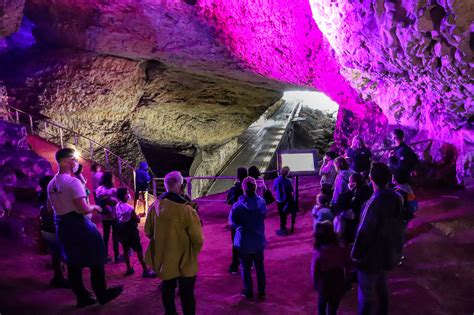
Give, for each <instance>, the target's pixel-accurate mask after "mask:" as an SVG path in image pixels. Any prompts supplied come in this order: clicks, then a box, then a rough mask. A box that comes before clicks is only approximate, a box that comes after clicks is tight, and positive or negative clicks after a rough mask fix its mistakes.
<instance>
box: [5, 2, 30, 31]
mask: <svg viewBox="0 0 474 315" xmlns="http://www.w3.org/2000/svg"><path fill="white" fill-rule="evenodd" d="M24 5H25V0H0V38H1V37H4V36H8V35H10V34H12V33H14V32H16V31H17V30H18V28H19V27H20V23H21V18H22V17H23V7H24Z"/></svg>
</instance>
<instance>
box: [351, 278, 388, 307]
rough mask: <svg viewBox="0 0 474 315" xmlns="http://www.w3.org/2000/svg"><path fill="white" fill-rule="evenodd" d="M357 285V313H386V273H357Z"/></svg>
mask: <svg viewBox="0 0 474 315" xmlns="http://www.w3.org/2000/svg"><path fill="white" fill-rule="evenodd" d="M357 281H358V285H359V290H358V291H359V292H358V300H359V307H358V311H359V312H358V313H359V315H371V314H377V315H386V314H387V313H388V288H387V273H386V272H385V271H382V272H377V273H367V272H364V271H359V272H358V273H357Z"/></svg>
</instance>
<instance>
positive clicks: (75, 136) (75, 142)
mask: <svg viewBox="0 0 474 315" xmlns="http://www.w3.org/2000/svg"><path fill="white" fill-rule="evenodd" d="M77 143H78V139H77V133H74V146H76V147H77Z"/></svg>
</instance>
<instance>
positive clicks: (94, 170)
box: [91, 163, 102, 173]
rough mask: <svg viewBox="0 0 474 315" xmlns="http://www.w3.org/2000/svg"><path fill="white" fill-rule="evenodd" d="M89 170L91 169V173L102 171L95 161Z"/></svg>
mask: <svg viewBox="0 0 474 315" xmlns="http://www.w3.org/2000/svg"><path fill="white" fill-rule="evenodd" d="M91 171H92V172H93V173H97V172H102V166H100V165H99V164H97V163H94V164H92V166H91Z"/></svg>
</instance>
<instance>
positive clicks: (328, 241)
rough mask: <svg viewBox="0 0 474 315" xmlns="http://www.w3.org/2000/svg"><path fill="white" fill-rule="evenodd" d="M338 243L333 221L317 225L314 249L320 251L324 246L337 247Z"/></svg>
mask: <svg viewBox="0 0 474 315" xmlns="http://www.w3.org/2000/svg"><path fill="white" fill-rule="evenodd" d="M338 243H339V241H338V239H337V235H336V233H335V232H334V226H333V225H332V223H331V221H323V222H319V223H318V224H316V230H315V232H314V248H316V249H319V248H321V247H322V246H330V245H337V244H338Z"/></svg>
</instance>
